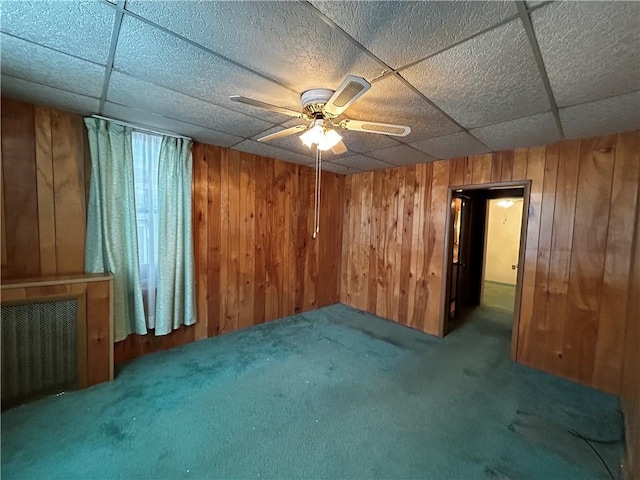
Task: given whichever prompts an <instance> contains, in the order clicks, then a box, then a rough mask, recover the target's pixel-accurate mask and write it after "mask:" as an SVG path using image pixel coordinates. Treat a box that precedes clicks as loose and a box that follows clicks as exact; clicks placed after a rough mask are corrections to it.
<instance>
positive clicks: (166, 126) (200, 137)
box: [104, 102, 242, 147]
mask: <svg viewBox="0 0 640 480" xmlns="http://www.w3.org/2000/svg"><path fill="white" fill-rule="evenodd" d="M104 114H105V115H107V116H109V117H111V118H115V119H117V120H123V121H125V122H130V123H133V124H136V125H140V126H147V127H150V128H152V129H154V128H157V129H159V130H162V131H165V132H170V133H177V134H178V135H185V136H187V137H191V138H193V139H194V140H197V141H199V142H203V143H209V144H212V145H219V146H221V147H230V146H231V145H234V144H236V143H238V142H240V141H242V138H240V137H237V136H235V135H228V134H226V133H222V132H216V131H213V130H208V129H206V128H202V127H198V126H196V125H190V124H188V123H184V122H179V121H177V120H171V119H168V118H164V117H162V116H160V115H155V114H153V113H148V112H143V111H141V110H136V109H134V108H129V107H123V106H122V105H115V104H113V103H109V102H107V103H106V104H105V106H104Z"/></svg>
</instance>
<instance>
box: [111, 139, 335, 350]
mask: <svg viewBox="0 0 640 480" xmlns="http://www.w3.org/2000/svg"><path fill="white" fill-rule="evenodd" d="M193 162H194V163H193V168H194V182H193V203H194V208H193V228H194V237H195V238H194V242H195V260H196V284H197V304H198V322H197V323H196V324H195V325H193V326H191V327H182V328H181V329H179V330H177V331H175V332H174V333H172V334H171V335H167V336H166V337H154V336H152V335H146V336H140V335H130V336H129V337H128V338H127V339H126V340H124V341H122V342H119V343H117V344H116V350H115V357H116V362H121V361H125V360H128V359H131V358H135V357H136V356H139V355H142V354H143V353H148V352H150V351H155V350H160V349H164V348H169V347H172V346H175V345H180V344H183V343H188V342H191V341H193V340H199V339H202V338H207V337H211V336H214V335H219V334H222V333H227V332H232V331H235V330H238V329H241V328H245V327H250V326H252V325H257V324H260V323H263V322H265V321H269V320H274V319H277V318H281V317H284V316H287V315H293V314H294V313H299V312H304V311H307V310H313V309H315V308H319V307H322V306H326V305H331V304H334V303H337V302H338V301H339V288H340V253H341V248H342V191H343V184H344V177H343V176H342V175H336V174H333V173H328V172H325V173H323V175H322V202H321V207H322V208H321V213H320V220H321V221H320V235H319V237H318V238H317V239H316V240H313V239H312V238H311V233H312V227H313V198H314V197H313V195H314V193H313V192H314V190H313V187H314V180H315V176H314V171H313V170H312V169H311V168H309V167H303V166H299V165H295V164H292V163H286V162H281V161H278V160H273V159H270V158H265V157H260V156H255V155H251V154H248V153H243V152H239V151H236V150H230V149H227V148H221V147H214V146H211V145H205V144H199V143H196V144H195V145H194V147H193Z"/></svg>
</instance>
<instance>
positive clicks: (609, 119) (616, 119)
mask: <svg viewBox="0 0 640 480" xmlns="http://www.w3.org/2000/svg"><path fill="white" fill-rule="evenodd" d="M560 120H561V121H562V128H563V129H564V133H565V136H566V137H567V138H584V137H593V136H597V135H607V134H609V133H618V132H625V131H628V130H634V129H636V128H640V92H633V93H629V94H626V95H620V96H617V97H613V98H606V99H604V100H598V101H597V102H591V103H585V104H582V105H576V106H575V107H567V108H561V109H560Z"/></svg>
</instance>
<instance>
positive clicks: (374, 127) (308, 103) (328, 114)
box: [230, 75, 411, 155]
mask: <svg viewBox="0 0 640 480" xmlns="http://www.w3.org/2000/svg"><path fill="white" fill-rule="evenodd" d="M370 88H371V84H370V83H369V82H367V81H366V80H365V79H364V78H362V77H356V76H355V75H348V76H347V77H346V78H345V79H344V81H343V82H342V83H341V84H340V86H339V87H338V89H337V90H335V91H333V90H330V89H328V88H312V89H311V90H307V91H305V92H303V93H302V94H301V95H300V103H301V104H302V111H301V112H296V111H294V110H290V109H288V108H284V107H279V106H276V105H271V104H269V103H265V102H261V101H259V100H254V99H252V98H247V97H243V96H241V95H232V96H231V97H230V98H231V100H233V101H234V102H239V103H244V104H247V105H252V106H254V107H260V108H265V109H267V110H271V111H274V112H278V113H281V114H284V115H289V116H291V117H294V118H300V119H302V120H304V121H305V123H304V124H302V125H296V126H295V127H291V128H287V129H285V130H281V131H279V132H276V133H272V134H270V135H265V136H264V137H261V138H259V139H258V141H259V142H268V141H270V140H275V139H276V138H282V137H286V136H289V135H293V134H296V133H302V132H304V133H302V135H300V140H302V142H303V143H304V144H305V145H306V146H307V147H309V148H312V147H313V145H316V148H317V150H331V151H332V152H333V153H334V154H336V155H339V154H341V153H345V152H346V151H347V147H346V145H345V144H344V143H343V142H342V137H341V136H340V134H339V133H338V132H337V131H336V128H342V129H344V130H350V131H354V132H366V133H378V134H383V135H394V136H397V137H405V136H407V135H409V134H410V133H411V127H407V126H404V125H392V124H388V123H378V122H369V121H363V120H351V119H348V118H342V119H341V118H339V117H340V116H341V115H342V114H343V113H344V111H345V110H346V109H347V108H349V106H351V104H353V102H355V101H356V100H357V99H358V98H360V97H361V96H362V95H364V94H365V93H366V92H367V91H368V90H369V89H370Z"/></svg>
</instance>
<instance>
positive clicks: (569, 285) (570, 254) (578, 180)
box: [558, 141, 582, 354]
mask: <svg viewBox="0 0 640 480" xmlns="http://www.w3.org/2000/svg"><path fill="white" fill-rule="evenodd" d="M577 157H578V171H577V172H576V193H575V196H576V201H575V204H574V207H573V226H572V227H571V232H572V234H571V250H569V262H568V263H567V265H568V266H569V275H567V294H566V295H567V301H566V302H565V305H564V313H563V316H562V318H563V321H562V322H561V324H560V338H559V339H558V345H561V346H562V347H561V348H562V353H563V354H564V333H565V325H566V320H567V312H568V310H569V303H570V302H569V301H568V299H569V289H570V288H571V273H572V271H573V269H572V268H571V265H572V263H573V250H574V245H575V242H576V235H575V232H576V216H577V215H576V210H577V209H578V190H579V185H580V167H581V166H582V162H581V159H582V141H580V142H578V153H577ZM558 160H559V159H558Z"/></svg>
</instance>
